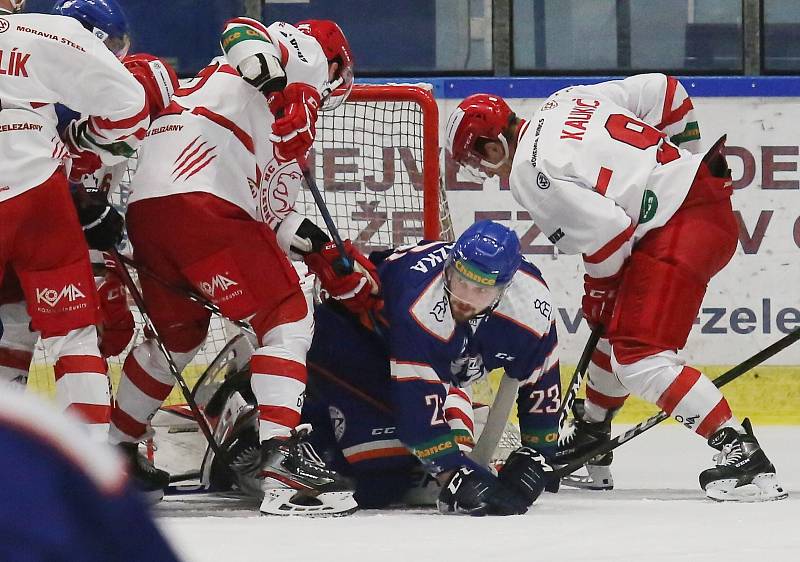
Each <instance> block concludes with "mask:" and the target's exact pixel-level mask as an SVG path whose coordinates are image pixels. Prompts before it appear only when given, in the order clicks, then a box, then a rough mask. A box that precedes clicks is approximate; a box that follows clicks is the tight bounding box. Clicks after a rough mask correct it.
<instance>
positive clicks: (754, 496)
mask: <svg viewBox="0 0 800 562" xmlns="http://www.w3.org/2000/svg"><path fill="white" fill-rule="evenodd" d="M736 484H737V480H736V479H735V478H729V479H726V480H717V481H716V482H710V483H709V484H708V485H706V497H707V498H709V499H712V500H714V501H718V502H744V503H754V502H767V501H776V500H782V499H785V498H788V497H789V492H787V491H786V489H785V488H784V487H783V486H781V485H780V483H779V482H778V478H777V477H776V476H775V474H774V473H769V472H765V473H762V474H759V475H757V476H755V477H754V478H753V481H752V482H751V483H749V484H745V485H743V486H737V485H736Z"/></svg>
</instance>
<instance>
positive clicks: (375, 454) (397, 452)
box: [345, 447, 411, 463]
mask: <svg viewBox="0 0 800 562" xmlns="http://www.w3.org/2000/svg"><path fill="white" fill-rule="evenodd" d="M406 456H411V453H409V451H408V449H406V448H405V447H387V448H385V449H375V450H372V451H362V452H360V453H354V454H352V455H345V458H346V459H347V462H349V463H357V462H361V461H368V460H372V459H382V458H386V457H406Z"/></svg>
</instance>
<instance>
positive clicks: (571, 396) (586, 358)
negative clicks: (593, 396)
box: [558, 324, 603, 434]
mask: <svg viewBox="0 0 800 562" xmlns="http://www.w3.org/2000/svg"><path fill="white" fill-rule="evenodd" d="M602 334H603V326H602V325H600V324H598V325H597V326H595V327H594V329H592V333H591V334H589V340H588V341H587V342H586V346H585V347H584V348H583V353H581V358H580V359H579V360H578V364H577V365H576V366H575V372H574V373H573V374H572V380H570V381H569V388H568V389H567V393H566V394H565V395H564V398H563V400H562V401H561V409H560V410H559V411H558V432H559V434H560V433H561V431H562V430H563V429H564V424H565V423H566V421H567V415H568V414H569V412H570V410H572V404H573V403H574V402H575V396H577V394H578V390H580V388H581V384H582V383H583V378H584V376H586V369H588V368H589V362H590V361H591V360H592V354H593V353H594V350H595V348H597V342H599V341H600V337H601V336H602Z"/></svg>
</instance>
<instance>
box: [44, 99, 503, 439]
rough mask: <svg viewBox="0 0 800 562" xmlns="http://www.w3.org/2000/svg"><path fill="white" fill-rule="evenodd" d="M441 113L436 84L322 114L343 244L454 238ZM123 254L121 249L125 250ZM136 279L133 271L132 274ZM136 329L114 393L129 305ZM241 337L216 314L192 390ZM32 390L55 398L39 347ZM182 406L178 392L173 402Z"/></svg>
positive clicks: (323, 182)
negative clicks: (443, 172)
mask: <svg viewBox="0 0 800 562" xmlns="http://www.w3.org/2000/svg"><path fill="white" fill-rule="evenodd" d="M439 162H440V149H439V113H438V107H437V104H436V101H435V99H434V97H433V93H432V88H431V86H430V85H427V84H417V85H356V86H354V88H353V91H352V93H351V95H350V96H349V98H348V100H347V102H346V103H344V104H342V105H341V106H340V107H338V108H337V109H336V110H334V111H331V112H325V113H320V118H319V121H318V123H317V140H316V142H315V144H314V147H313V149H312V151H311V153H310V155H309V165H310V168H311V171H312V174H313V175H314V177H315V179H316V183H317V185H318V187H319V189H320V191H321V192H322V196H323V198H324V200H325V203H326V205H327V208H328V210H329V212H330V213H331V215H332V218H333V221H334V223H335V224H336V226H337V227H338V229H339V232H340V235H341V237H342V238H343V239H346V238H349V239H351V240H352V241H353V242H354V244H356V245H357V246H358V247H359V248H360V249H361V250H362V251H363V252H364V253H367V254H368V253H369V252H371V251H375V250H382V249H386V248H391V247H396V246H400V245H403V244H410V243H415V242H417V241H418V240H420V239H422V238H425V239H428V240H437V239H443V240H453V228H452V223H451V221H450V214H449V209H448V205H447V199H446V196H445V191H444V189H443V187H442V185H441V182H440V163H439ZM136 164H137V160H136V157H133V158H131V160H130V161H129V162H128V164H127V169H126V170H125V172H124V175H123V179H122V181H121V182H120V184H119V186H118V187H116V188H115V189H114V190H113V192H112V193H110V198H111V200H112V201H113V203H114V204H115V205H116V206H117V207H118V208H119V209H120V210H121V211H123V212H124V210H125V208H126V206H127V198H128V194H129V184H130V180H131V177H132V176H133V173H134V172H135V170H136ZM295 208H296V209H297V211H298V212H300V213H301V214H304V215H305V216H307V217H309V218H310V219H311V220H313V221H314V222H315V223H317V224H318V225H320V227H323V225H324V222H323V220H322V217H321V215H320V213H319V210H318V209H317V206H316V205H315V203H314V199H313V197H312V195H311V193H310V192H309V191H308V190H307V189H303V190H301V192H300V194H299V196H298V199H297V201H296V202H295ZM123 253H124V248H123ZM131 273H132V274H133V275H134V279H135V272H133V271H132V272H131ZM130 304H131V309H132V310H133V313H134V317H135V319H136V330H135V333H134V339H133V341H132V343H131V345H130V346H129V347H128V349H126V351H125V352H123V353H122V354H121V355H120V356H118V357H112V358H110V359H109V375H110V378H111V381H112V385H113V386H114V387H115V386H116V384H117V382H118V380H119V376H120V372H121V368H122V361H123V360H124V358H125V356H126V355H127V352H128V351H129V350H130V348H131V347H132V346H133V345H136V344H138V343H139V342H141V341H142V339H143V338H144V326H143V322H142V319H141V317H140V316H139V314H138V311H137V310H136V307H135V306H134V305H133V302H132V301H131V303H130ZM237 333H238V329H237V328H235V327H233V326H232V325H231V324H230V323H228V322H227V321H226V320H225V319H223V318H221V317H212V320H211V328H210V330H209V334H208V338H207V340H206V342H205V344H204V346H203V348H202V349H201V351H200V352H199V353H198V355H197V357H196V358H195V359H194V361H193V362H192V363H191V364H190V365H189V367H187V369H186V370H185V371H184V373H183V374H184V377H185V378H186V380H187V382H188V383H189V385H190V386H192V385H193V384H194V382H195V381H196V380H197V378H198V377H199V376H200V375H201V374H202V372H203V371H204V370H205V369H206V367H207V366H208V365H209V364H210V363H211V362H212V361H213V360H214V358H215V357H216V355H217V354H218V353H219V351H220V350H221V349H222V348H223V347H224V345H225V344H226V342H228V341H229V340H230V339H231V338H232V337H234V336H235V335H236V334H237ZM30 381H31V382H30V384H31V385H32V386H33V387H34V388H36V389H37V390H39V391H42V392H46V393H50V394H52V393H53V392H54V379H53V365H52V361H50V360H49V358H47V357H46V356H45V354H44V350H43V348H42V346H41V342H40V343H39V344H37V348H36V352H35V355H34V362H33V365H32V368H31V379H30ZM495 389H496V382H495V384H494V385H490V384H489V383H480V384H478V385H476V388H474V389H473V390H474V394H475V397H476V399H477V400H479V401H481V402H484V403H488V404H491V403H492V398H493V394H494V390H495ZM183 402H184V399H183V396H182V395H181V394H180V392H179V390H178V389H175V390H173V392H172V394H171V395H170V397H169V398H168V400H167V404H169V405H175V404H181V403H183ZM514 444H515V435H514V430H513V428H511V427H509V428H508V429H507V430H506V431H505V432H504V434H503V438H502V441H501V448H502V447H503V446H506V448H508V447H511V446H513V445H514Z"/></svg>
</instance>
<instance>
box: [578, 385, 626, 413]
mask: <svg viewBox="0 0 800 562" xmlns="http://www.w3.org/2000/svg"><path fill="white" fill-rule="evenodd" d="M628 396H630V395H629V394H626V395H625V396H608V395H607V394H603V393H602V392H598V391H597V390H595V389H593V388H592V387H591V386H587V387H586V400H587V401H589V402H591V403H592V404H596V405H598V406H600V407H601V408H605V409H606V410H616V409H617V408H622V405H623V404H624V403H625V400H627V399H628Z"/></svg>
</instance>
